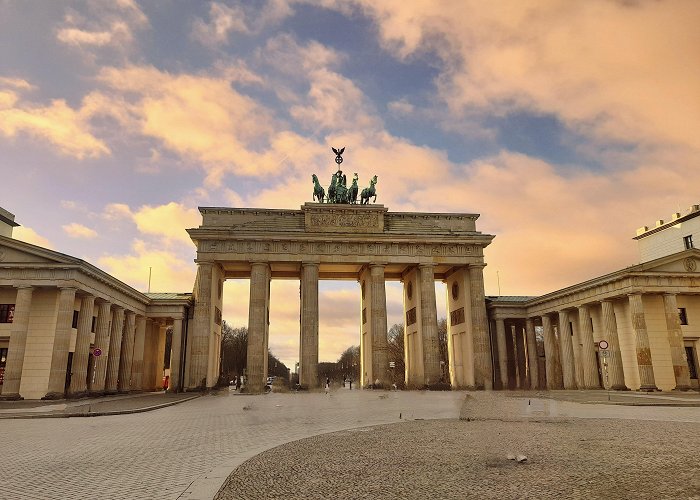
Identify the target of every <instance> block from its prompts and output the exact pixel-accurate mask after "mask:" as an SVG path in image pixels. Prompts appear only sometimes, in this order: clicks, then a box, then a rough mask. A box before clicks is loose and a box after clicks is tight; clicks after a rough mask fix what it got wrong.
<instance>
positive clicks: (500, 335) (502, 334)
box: [496, 319, 508, 389]
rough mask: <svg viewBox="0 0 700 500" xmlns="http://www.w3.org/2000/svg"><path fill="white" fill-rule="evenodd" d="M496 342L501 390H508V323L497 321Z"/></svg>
mask: <svg viewBox="0 0 700 500" xmlns="http://www.w3.org/2000/svg"><path fill="white" fill-rule="evenodd" d="M496 342H497V343H498V370H499V372H500V376H501V389H508V349H507V347H506V323H505V321H504V320H502V319H497V320H496Z"/></svg>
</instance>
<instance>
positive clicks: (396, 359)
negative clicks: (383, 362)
mask: <svg viewBox="0 0 700 500" xmlns="http://www.w3.org/2000/svg"><path fill="white" fill-rule="evenodd" d="M387 340H388V345H389V366H391V362H393V363H394V368H390V371H391V373H392V377H393V379H394V380H393V382H394V383H395V384H397V385H403V382H404V378H405V374H406V361H405V358H404V355H405V351H404V328H403V323H396V324H394V325H393V326H392V327H391V328H389V332H388V334H387Z"/></svg>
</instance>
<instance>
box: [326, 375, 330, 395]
mask: <svg viewBox="0 0 700 500" xmlns="http://www.w3.org/2000/svg"><path fill="white" fill-rule="evenodd" d="M330 390H331V379H330V378H329V377H326V394H328V391H330Z"/></svg>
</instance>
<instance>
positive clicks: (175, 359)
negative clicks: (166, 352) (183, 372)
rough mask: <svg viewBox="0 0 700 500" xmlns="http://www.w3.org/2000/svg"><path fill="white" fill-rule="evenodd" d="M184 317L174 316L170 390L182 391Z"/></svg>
mask: <svg viewBox="0 0 700 500" xmlns="http://www.w3.org/2000/svg"><path fill="white" fill-rule="evenodd" d="M181 358H182V318H173V338H172V342H171V350H170V380H169V381H168V392H180V367H181V366H182V359H181Z"/></svg>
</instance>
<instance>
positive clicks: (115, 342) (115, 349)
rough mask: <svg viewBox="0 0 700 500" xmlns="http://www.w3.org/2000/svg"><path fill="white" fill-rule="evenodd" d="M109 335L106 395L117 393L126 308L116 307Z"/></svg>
mask: <svg viewBox="0 0 700 500" xmlns="http://www.w3.org/2000/svg"><path fill="white" fill-rule="evenodd" d="M110 330H111V333H110V334H109V353H108V355H107V356H106V358H107V368H106V370H105V387H104V391H105V394H114V393H116V392H117V381H118V380H119V361H120V359H121V354H122V335H123V330H124V308H123V307H119V306H115V307H114V311H113V312H112V328H111V329H110Z"/></svg>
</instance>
